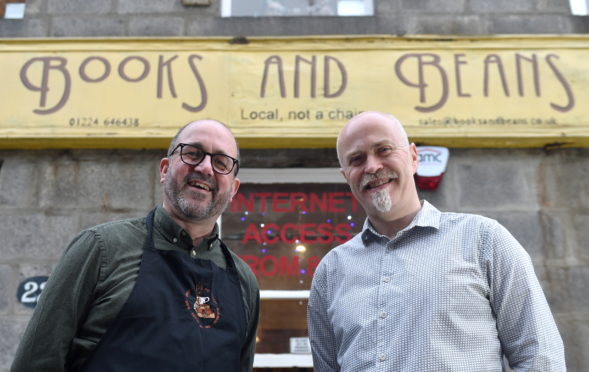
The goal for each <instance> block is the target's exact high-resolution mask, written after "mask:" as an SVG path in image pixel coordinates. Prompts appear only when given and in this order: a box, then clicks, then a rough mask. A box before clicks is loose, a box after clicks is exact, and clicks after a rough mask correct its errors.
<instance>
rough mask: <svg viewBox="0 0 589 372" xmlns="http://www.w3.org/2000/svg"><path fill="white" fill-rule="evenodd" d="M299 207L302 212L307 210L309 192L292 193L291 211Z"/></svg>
mask: <svg viewBox="0 0 589 372" xmlns="http://www.w3.org/2000/svg"><path fill="white" fill-rule="evenodd" d="M297 207H298V208H299V210H300V211H302V212H308V211H307V194H305V193H303V192H293V193H291V194H290V211H289V212H295V211H296V210H297Z"/></svg>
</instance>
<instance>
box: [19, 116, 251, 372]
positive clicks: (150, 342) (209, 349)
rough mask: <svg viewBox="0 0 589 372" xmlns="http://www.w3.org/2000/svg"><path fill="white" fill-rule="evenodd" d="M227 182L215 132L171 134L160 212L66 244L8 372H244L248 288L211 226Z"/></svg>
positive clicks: (202, 126) (231, 162)
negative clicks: (81, 371) (10, 370)
mask: <svg viewBox="0 0 589 372" xmlns="http://www.w3.org/2000/svg"><path fill="white" fill-rule="evenodd" d="M238 171H239V149H238V146H237V143H236V141H235V138H234V137H233V135H232V133H231V132H230V130H229V129H228V128H227V127H226V126H225V125H224V124H222V123H220V122H218V121H215V120H200V121H195V122H192V123H189V124H187V125H186V126H184V127H183V128H181V129H180V130H179V132H178V133H177V134H176V136H175V137H174V139H173V140H172V143H171V144H170V148H169V150H168V156H167V157H165V158H163V159H162V160H161V161H160V183H162V184H163V191H164V192H163V203H162V205H161V206H157V207H156V208H154V209H153V210H152V211H151V212H150V213H149V215H148V216H147V217H142V218H136V219H130V220H124V221H117V222H111V223H106V224H103V225H99V226H96V227H93V228H90V229H88V230H85V231H83V232H81V233H80V234H79V235H78V236H77V237H76V238H75V239H74V240H73V241H72V242H71V243H70V245H69V247H68V248H67V250H66V252H65V254H64V255H63V257H62V259H61V261H60V262H59V264H58V265H57V267H56V268H55V270H54V271H53V273H52V274H51V276H50V278H49V281H48V282H47V285H46V287H45V289H44V291H43V295H42V296H41V299H40V301H39V303H38V305H37V307H36V309H35V312H34V314H33V316H32V318H31V321H30V323H29V325H28V327H27V330H26V332H25V335H24V337H23V339H22V341H21V344H20V345H19V349H18V351H17V354H16V358H15V361H14V364H13V365H12V371H23V372H24V371H27V372H28V371H78V370H83V371H101V372H102V371H223V372H229V371H251V370H252V366H253V358H254V351H255V339H256V335H255V332H256V327H257V323H258V313H259V289H258V286H257V283H256V278H255V276H254V275H253V273H252V272H251V270H250V269H249V267H248V266H247V264H246V263H245V262H244V261H242V260H241V259H239V258H238V257H237V256H236V255H235V254H234V253H233V252H231V251H229V250H228V249H227V247H226V246H225V244H224V243H223V242H222V241H221V240H220V239H219V235H218V232H219V228H218V225H217V223H216V221H217V218H218V217H219V216H220V215H221V213H222V212H223V211H224V210H225V208H226V207H227V205H228V204H229V202H230V201H231V198H232V197H233V195H235V193H236V192H237V189H238V187H239V179H238V178H237V173H238Z"/></svg>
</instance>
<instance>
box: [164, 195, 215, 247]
mask: <svg viewBox="0 0 589 372" xmlns="http://www.w3.org/2000/svg"><path fill="white" fill-rule="evenodd" d="M154 229H155V230H157V231H158V232H159V233H160V234H161V235H162V237H163V238H164V239H166V240H167V241H168V242H170V243H171V244H175V245H177V246H178V247H180V248H183V249H185V250H191V249H192V248H196V249H197V250H199V251H205V250H211V249H212V248H214V247H215V246H217V245H219V244H220V243H219V225H218V224H216V223H215V226H214V228H213V231H211V233H210V234H209V235H208V236H206V237H204V238H203V239H202V240H201V242H200V244H199V245H198V247H193V245H192V238H191V237H190V235H189V234H188V233H187V232H186V230H184V229H183V228H182V227H180V225H178V224H177V223H176V221H174V219H173V218H172V217H170V215H169V214H168V212H166V210H165V209H164V208H163V207H162V206H161V205H159V206H158V207H157V208H156V211H155V217H154Z"/></svg>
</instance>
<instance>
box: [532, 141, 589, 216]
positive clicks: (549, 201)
mask: <svg viewBox="0 0 589 372" xmlns="http://www.w3.org/2000/svg"><path fill="white" fill-rule="evenodd" d="M588 158H589V149H588V148H577V149H560V150H554V151H553V152H551V153H549V154H548V155H547V156H546V157H544V159H543V161H542V164H541V169H540V177H541V179H540V182H541V183H542V185H543V189H542V194H541V202H542V203H543V205H545V206H548V207H556V208H573V209H576V208H585V209H586V208H589V162H588V161H587V159H588Z"/></svg>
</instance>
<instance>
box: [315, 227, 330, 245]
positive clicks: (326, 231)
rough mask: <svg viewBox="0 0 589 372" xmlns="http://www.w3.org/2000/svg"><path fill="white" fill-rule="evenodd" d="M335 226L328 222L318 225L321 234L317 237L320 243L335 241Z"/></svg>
mask: <svg viewBox="0 0 589 372" xmlns="http://www.w3.org/2000/svg"><path fill="white" fill-rule="evenodd" d="M332 231H333V226H332V225H330V224H328V223H322V224H320V225H319V226H317V233H318V234H319V238H318V239H317V240H318V241H319V243H323V244H328V243H331V242H333V234H332Z"/></svg>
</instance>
